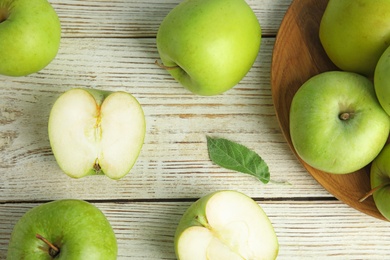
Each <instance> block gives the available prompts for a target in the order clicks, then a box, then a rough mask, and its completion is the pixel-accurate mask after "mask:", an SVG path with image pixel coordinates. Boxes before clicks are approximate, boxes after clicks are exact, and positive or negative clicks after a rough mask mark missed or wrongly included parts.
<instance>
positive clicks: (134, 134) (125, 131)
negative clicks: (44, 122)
mask: <svg viewBox="0 0 390 260" xmlns="http://www.w3.org/2000/svg"><path fill="white" fill-rule="evenodd" d="M48 131H49V139H50V145H51V148H52V151H53V154H54V157H55V158H56V161H57V163H58V165H59V166H60V168H61V169H62V170H63V171H64V172H65V173H66V174H67V175H69V176H71V177H73V178H81V177H84V176H87V175H93V174H105V175H107V176H108V177H109V178H111V179H120V178H122V177H124V176H125V175H126V174H127V173H129V172H130V170H131V168H132V167H133V165H134V164H135V162H136V160H137V158H138V156H139V153H140V151H141V148H142V146H143V143H144V137H145V131H146V123H145V116H144V113H143V110H142V107H141V105H140V104H139V102H138V101H137V99H136V98H135V97H134V96H132V95H131V94H129V93H126V92H122V91H118V92H109V91H101V90H92V89H79V88H75V89H71V90H68V91H67V92H65V93H63V94H62V95H61V96H60V97H59V98H58V99H57V100H56V102H55V103H54V105H53V107H52V109H51V112H50V118H49V125H48Z"/></svg>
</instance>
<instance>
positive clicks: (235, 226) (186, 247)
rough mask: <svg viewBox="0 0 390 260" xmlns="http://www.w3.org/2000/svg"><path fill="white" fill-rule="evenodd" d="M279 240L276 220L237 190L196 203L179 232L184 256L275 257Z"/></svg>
mask: <svg viewBox="0 0 390 260" xmlns="http://www.w3.org/2000/svg"><path fill="white" fill-rule="evenodd" d="M278 251H279V243H278V239H277V236H276V234H275V231H274V229H273V226H272V223H271V222H270V220H269V219H268V217H267V215H266V214H265V212H264V211H263V209H262V208H261V207H260V206H259V205H258V204H257V203H256V202H255V201H254V200H253V199H251V198H250V197H248V196H247V195H245V194H243V193H240V192H238V191H233V190H223V191H216V192H213V193H210V194H208V195H206V196H204V197H202V198H200V199H199V200H197V201H196V202H195V203H193V204H192V205H191V206H190V207H189V208H188V209H187V211H186V212H185V213H184V215H183V217H182V218H181V220H180V222H179V224H178V227H177V229H176V234H175V252H176V256H177V258H178V259H180V260H189V259H194V260H203V259H204V260H206V259H207V260H219V259H224V260H233V259H237V260H238V259H241V260H242V259H275V258H276V257H277V255H278Z"/></svg>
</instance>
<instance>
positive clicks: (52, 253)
mask: <svg viewBox="0 0 390 260" xmlns="http://www.w3.org/2000/svg"><path fill="white" fill-rule="evenodd" d="M35 237H36V238H38V239H39V240H42V241H43V242H44V243H45V244H46V245H48V246H49V250H48V253H49V255H50V256H51V257H52V258H54V257H56V256H57V255H58V254H59V253H60V249H59V248H58V247H56V246H55V245H53V244H52V243H51V242H50V241H49V240H47V239H46V238H44V237H43V236H41V235H40V234H36V235H35Z"/></svg>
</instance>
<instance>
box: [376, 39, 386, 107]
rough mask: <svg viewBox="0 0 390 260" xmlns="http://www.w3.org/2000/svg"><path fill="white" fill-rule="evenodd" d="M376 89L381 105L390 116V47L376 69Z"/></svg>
mask: <svg viewBox="0 0 390 260" xmlns="http://www.w3.org/2000/svg"><path fill="white" fill-rule="evenodd" d="M374 87H375V92H376V96H377V97H378V100H379V103H380V104H381V106H382V107H383V109H384V110H385V111H386V113H387V114H389V115H390V47H388V48H387V49H386V50H385V51H384V52H383V54H382V55H381V57H380V58H379V61H378V64H377V65H376V67H375V73H374Z"/></svg>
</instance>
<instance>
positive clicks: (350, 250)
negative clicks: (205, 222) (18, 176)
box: [0, 201, 390, 259]
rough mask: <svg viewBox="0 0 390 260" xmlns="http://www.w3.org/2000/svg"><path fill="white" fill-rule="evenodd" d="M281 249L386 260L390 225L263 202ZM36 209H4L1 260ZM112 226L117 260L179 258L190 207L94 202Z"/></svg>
mask: <svg viewBox="0 0 390 260" xmlns="http://www.w3.org/2000/svg"><path fill="white" fill-rule="evenodd" d="M259 204H260V205H261V206H262V207H263V209H264V211H265V212H266V213H267V215H268V217H269V218H270V220H271V222H272V223H273V225H274V228H275V231H276V233H277V235H278V240H279V244H280V252H279V257H278V259H325V258H326V259H386V258H387V257H388V252H389V246H390V234H389V232H388V229H389V228H390V223H389V222H385V221H381V220H377V219H374V218H372V217H368V216H366V215H363V214H361V213H360V212H357V211H356V210H354V209H352V208H350V207H348V206H346V205H345V204H342V203H340V202H337V201H307V202H294V201H284V202H280V201H278V202H272V201H260V202H259ZM35 205H37V204H25V203H23V204H3V205H0V259H5V255H6V251H7V246H8V240H9V237H10V234H11V231H12V228H13V226H14V225H15V223H16V221H17V220H18V219H19V218H20V217H21V216H22V215H23V214H24V213H25V212H26V211H27V210H28V209H29V208H32V207H33V206H35ZM95 205H96V206H97V207H99V208H100V209H101V210H102V211H103V213H104V214H105V215H106V216H107V218H108V219H109V221H110V222H111V224H112V226H113V228H114V231H115V233H116V236H117V240H118V248H119V257H118V259H175V256H174V249H173V237H174V232H175V229H176V226H177V223H178V222H179V220H180V217H181V215H182V214H183V213H184V211H185V210H186V208H187V207H188V206H189V205H190V202H160V203H155V202H138V203H95Z"/></svg>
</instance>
